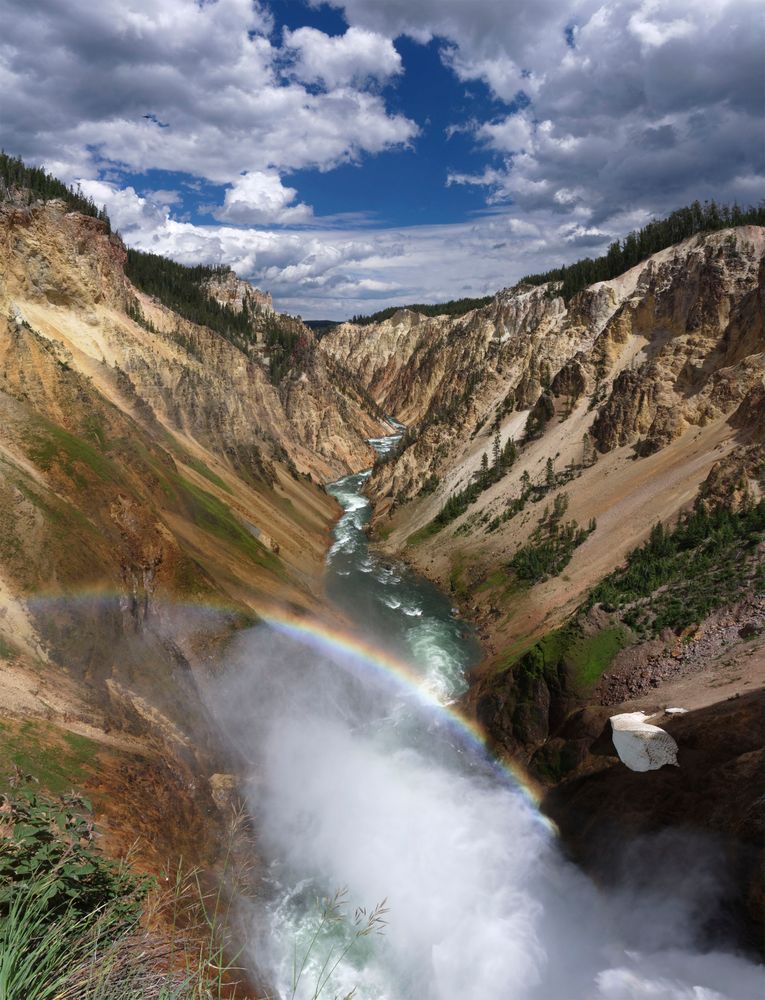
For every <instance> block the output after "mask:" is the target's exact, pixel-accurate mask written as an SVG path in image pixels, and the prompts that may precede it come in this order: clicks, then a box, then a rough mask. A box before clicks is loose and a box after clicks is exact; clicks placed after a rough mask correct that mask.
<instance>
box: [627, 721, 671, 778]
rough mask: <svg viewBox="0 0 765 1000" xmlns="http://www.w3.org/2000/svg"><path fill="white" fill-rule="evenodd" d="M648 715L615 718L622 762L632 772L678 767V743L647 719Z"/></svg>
mask: <svg viewBox="0 0 765 1000" xmlns="http://www.w3.org/2000/svg"><path fill="white" fill-rule="evenodd" d="M647 718H648V716H647V715H646V714H645V712H624V713H622V714H621V715H613V716H612V717H611V729H612V730H613V741H614V747H615V748H616V752H617V753H618V754H619V760H621V762H622V763H623V764H626V765H627V767H628V768H629V769H630V770H631V771H657V770H658V769H659V768H660V767H664V766H665V764H675V765H677V743H675V741H674V740H673V739H672V737H671V736H670V735H669V733H667V732H665V731H664V730H663V729H661V728H660V727H659V726H652V725H650V724H649V723H647V722H646V721H645V720H646V719H647Z"/></svg>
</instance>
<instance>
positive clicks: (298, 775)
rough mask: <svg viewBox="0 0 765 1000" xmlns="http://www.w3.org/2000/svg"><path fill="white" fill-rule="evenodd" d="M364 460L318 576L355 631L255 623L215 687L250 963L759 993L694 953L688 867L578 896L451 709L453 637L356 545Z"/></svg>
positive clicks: (380, 990) (412, 590) (419, 596)
mask: <svg viewBox="0 0 765 1000" xmlns="http://www.w3.org/2000/svg"><path fill="white" fill-rule="evenodd" d="M396 430H397V433H400V431H401V428H400V426H397V427H396ZM396 440H397V435H396V434H394V435H390V436H388V437H386V438H381V439H378V440H376V441H374V442H373V444H374V446H375V447H376V449H377V450H378V451H379V452H380V453H382V454H384V453H385V452H386V451H387V450H389V449H390V448H392V447H394V446H395V443H396ZM369 474H370V473H369V472H364V473H360V474H358V475H353V476H348V477H346V478H344V479H342V480H340V481H339V482H337V483H334V484H333V485H332V486H330V487H329V490H330V492H331V493H332V494H333V495H334V496H335V497H336V498H337V500H338V502H339V503H340V506H341V507H342V509H343V514H342V516H341V517H340V519H339V521H338V522H337V524H336V526H335V529H334V533H333V542H332V546H331V548H330V551H329V554H328V557H327V592H328V595H329V597H330V598H331V600H333V601H334V602H335V603H336V604H337V605H338V607H339V608H340V609H341V610H342V611H343V613H344V614H345V615H346V616H347V617H348V619H350V621H351V622H352V623H354V624H355V629H350V630H349V631H348V632H347V633H338V632H337V631H334V630H333V629H331V628H329V627H326V626H323V625H320V624H313V625H305V624H302V623H297V624H296V623H295V622H290V621H289V620H276V619H275V620H274V621H272V622H271V623H270V624H269V625H266V626H259V627H258V628H256V629H255V630H253V632H252V633H251V634H250V635H249V636H248V637H247V638H246V639H245V640H244V641H243V643H242V645H241V648H240V649H239V652H238V654H237V655H236V656H235V657H234V658H233V662H232V668H231V672H230V676H231V677H234V678H235V679H234V680H232V681H230V683H229V684H228V685H227V686H226V689H225V690H226V692H227V697H226V699H224V704H223V706H222V708H221V712H222V713H223V714H224V716H225V719H226V725H227V727H228V729H229V733H230V735H231V737H232V739H234V740H235V741H236V743H237V746H238V748H239V749H240V750H242V748H243V747H244V748H245V749H246V751H247V753H249V755H250V756H251V759H252V760H253V762H254V766H253V778H252V782H251V785H250V789H249V797H250V804H251V808H252V812H253V814H254V816H255V819H256V822H257V825H258V838H259V846H260V850H261V854H262V859H261V860H262V863H263V865H264V868H265V871H266V877H265V882H266V892H265V898H266V899H267V902H266V903H265V904H263V905H259V906H257V907H255V908H254V910H253V911H252V912H250V913H249V916H248V920H249V922H250V923H249V927H250V931H249V934H250V940H251V957H252V959H253V960H254V961H257V962H259V963H260V965H261V966H262V967H264V968H267V969H268V970H269V975H270V977H271V979H272V981H273V982H274V983H275V985H276V987H277V988H278V990H279V992H280V996H281V997H283V998H285V1000H286V998H292V997H293V996H295V997H298V998H301V1000H305V998H310V1000H315V998H316V997H318V996H321V997H322V998H324V997H326V998H328V1000H333V998H335V997H345V996H346V994H348V993H349V992H350V991H351V990H352V989H353V988H354V987H355V988H356V990H357V992H356V993H355V994H354V996H355V997H356V998H357V1000H596V998H603V1000H643V998H645V1000H649V998H650V1000H721V998H728V1000H755V998H758V1000H761V997H762V996H763V995H765V993H763V985H764V984H765V980H764V979H763V977H762V972H761V970H760V969H757V968H755V967H754V966H753V965H751V964H750V963H748V962H746V961H745V960H743V959H740V958H737V957H734V956H732V955H728V954H723V953H706V954H701V953H698V952H697V951H696V950H695V948H694V919H693V915H694V912H696V911H698V908H699V906H700V905H703V902H704V899H705V898H706V897H703V892H702V890H703V887H702V886H701V882H703V879H701V880H700V883H699V886H696V885H695V883H694V879H693V877H692V876H693V871H692V861H690V860H689V859H688V858H687V857H683V855H682V852H681V853H680V855H679V856H678V862H677V863H678V865H679V866H680V867H681V868H683V874H684V877H683V878H678V880H677V886H667V885H664V884H663V885H656V886H649V887H648V888H646V886H645V885H641V886H640V887H638V886H633V885H630V884H629V880H628V879H627V880H626V881H625V883H624V885H623V887H622V888H620V889H619V890H614V891H612V892H609V893H604V892H602V891H600V890H598V889H597V888H596V887H595V886H594V885H593V884H592V882H591V881H590V880H588V879H587V878H586V877H585V876H584V875H583V874H582V873H581V872H580V871H578V870H577V869H576V868H574V867H573V866H572V865H571V864H569V863H568V862H567V861H566V860H565V859H564V858H563V855H562V852H561V851H560V849H559V845H558V843H557V840H556V836H555V833H554V831H553V830H552V829H551V827H550V825H549V824H548V823H547V822H546V821H545V820H544V819H543V818H542V817H541V816H540V814H539V812H538V811H537V809H536V807H535V805H534V803H533V801H532V800H531V799H530V796H529V794H528V793H527V792H526V790H525V789H524V788H523V785H522V784H521V783H520V782H519V781H518V780H516V779H515V778H514V777H513V776H512V775H510V774H509V773H507V772H506V771H504V770H502V769H501V768H499V767H498V766H497V765H496V764H494V763H493V762H492V761H491V760H489V759H488V757H487V755H486V753H485V752H484V751H483V749H482V748H481V746H480V744H479V743H478V742H477V741H476V740H475V739H474V738H473V737H472V736H471V734H470V732H469V731H468V730H467V729H466V728H465V727H463V726H462V725H460V723H459V722H458V721H457V719H456V717H455V713H454V712H453V711H451V710H450V708H449V706H450V703H452V702H453V701H454V699H455V698H457V697H458V696H459V695H460V694H461V693H462V692H463V691H464V690H465V687H466V673H467V671H468V670H469V668H470V666H471V664H472V663H473V662H474V661H475V660H476V658H477V656H478V654H479V650H478V647H477V644H476V641H475V638H474V636H473V634H472V632H471V631H470V629H469V628H467V627H466V625H465V624H464V623H463V622H462V621H460V619H459V617H457V615H456V614H455V612H454V609H452V607H451V604H450V602H449V600H448V599H447V598H446V596H445V595H443V594H442V593H440V592H439V591H438V590H437V589H436V588H435V587H433V586H432V585H431V584H430V583H429V582H428V581H426V580H424V579H422V578H420V577H418V576H417V575H415V574H414V573H412V572H411V571H410V570H409V569H407V568H406V567H405V566H403V565H402V564H397V563H394V562H391V561H389V560H384V559H382V558H380V557H378V556H377V555H376V554H374V553H373V552H372V551H370V548H369V543H368V539H367V535H366V533H365V527H366V525H367V523H368V520H369V517H370V504H369V501H368V500H367V499H366V498H365V496H364V495H363V488H364V484H365V482H366V479H367V478H368V476H369ZM707 881H708V880H707ZM681 886H682V889H681V888H680V887H681ZM340 889H346V890H347V899H346V901H345V906H344V912H345V913H346V915H347V917H346V919H341V917H340V914H339V913H338V914H336V915H333V917H332V918H331V919H329V920H325V922H324V924H320V919H321V918H320V912H321V903H317V899H321V898H322V897H331V896H332V895H333V893H334V892H335V891H336V890H340ZM700 893H702V895H701V896H700ZM383 900H385V901H386V902H385V905H386V907H387V912H386V913H385V915H384V917H385V920H386V921H387V924H386V926H385V927H384V928H382V930H383V933H379V934H378V933H370V934H365V935H359V934H357V933H356V932H355V930H354V925H353V920H352V915H353V911H354V908H355V907H357V906H363V907H366V908H367V910H368V911H369V910H371V909H372V908H374V906H375V905H376V904H378V903H382V901H383ZM363 923H364V918H363V917H362V918H361V924H360V925H358V926H357V927H356V930H359V929H360V928H361V927H363ZM317 928H319V930H318V933H317ZM296 980H297V982H296ZM320 987H321V989H320Z"/></svg>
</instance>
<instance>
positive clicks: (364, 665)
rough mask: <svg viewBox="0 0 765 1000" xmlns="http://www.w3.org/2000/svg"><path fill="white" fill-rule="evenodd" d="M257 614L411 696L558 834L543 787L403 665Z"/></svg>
mask: <svg viewBox="0 0 765 1000" xmlns="http://www.w3.org/2000/svg"><path fill="white" fill-rule="evenodd" d="M256 611H257V613H258V615H259V617H260V620H261V621H262V622H263V623H264V624H266V625H268V626H269V627H270V628H272V629H273V630H274V631H277V632H279V633H281V634H282V635H286V636H288V637H290V638H292V639H294V640H295V641H297V642H300V643H302V644H303V645H307V646H309V647H310V648H312V649H315V650H316V651H317V652H319V653H322V654H324V655H325V656H329V657H330V658H336V657H337V654H341V655H342V656H343V658H344V660H345V662H346V664H348V663H349V664H350V665H351V667H352V668H354V669H362V670H368V671H371V672H372V673H373V674H375V675H377V676H378V677H379V678H381V679H383V680H387V681H389V682H392V683H393V684H395V685H397V686H399V687H401V688H403V689H404V690H405V691H406V692H407V693H409V694H410V695H413V696H414V697H415V698H416V700H417V701H418V702H419V703H420V704H421V705H423V706H424V707H425V708H426V709H428V710H430V711H431V712H432V713H433V714H434V715H436V716H437V717H438V718H439V719H440V720H441V721H442V722H444V723H446V724H447V725H448V726H449V728H450V729H451V730H452V732H454V733H456V734H457V735H458V737H459V738H460V740H461V742H462V743H463V744H465V745H467V746H468V747H469V748H470V749H471V750H472V751H473V752H477V753H478V754H479V755H480V757H481V758H482V760H483V761H484V763H486V764H488V765H489V766H490V767H491V769H492V770H493V771H494V773H495V774H496V775H497V777H499V778H500V780H502V781H503V782H504V783H506V784H509V785H510V786H511V788H512V789H513V790H515V791H518V792H520V793H521V795H522V796H523V798H524V799H525V800H526V802H527V803H528V804H529V805H530V806H531V807H532V808H533V811H534V813H535V815H536V816H537V818H538V819H539V821H540V822H541V823H542V824H543V825H544V826H545V827H546V828H547V829H548V830H550V831H551V832H553V833H557V827H556V826H555V824H554V823H553V822H552V821H551V820H550V819H548V817H546V816H545V815H544V814H543V813H541V812H540V811H539V803H540V799H541V795H540V792H539V789H538V788H537V786H535V784H534V783H533V782H532V780H531V779H530V778H529V776H528V775H527V774H526V773H525V772H524V771H523V769H522V768H521V767H520V766H519V765H517V764H514V763H512V762H510V761H507V760H500V759H499V758H497V757H496V756H495V755H494V753H492V751H491V750H490V749H489V745H488V741H487V738H486V734H485V733H484V731H483V729H482V728H481V727H480V726H479V724H478V723H477V722H475V721H473V720H472V719H469V718H467V716H465V715H463V714H462V712H460V711H459V709H458V708H457V707H456V706H455V705H448V704H444V703H443V702H441V701H439V699H438V698H437V697H436V696H435V695H434V694H433V693H432V692H430V691H429V690H427V688H424V687H423V686H422V678H421V677H419V676H418V675H417V674H416V673H415V672H414V671H413V670H412V669H411V667H409V666H408V665H407V664H405V663H404V662H403V661H401V660H399V659H397V658H396V657H394V656H392V655H391V654H390V653H388V652H386V651H384V650H382V649H380V648H378V647H377V646H373V645H372V644H370V643H368V642H366V641H365V640H364V639H362V638H360V637H359V636H358V635H354V634H353V633H351V632H345V631H342V630H340V629H338V628H336V627H334V626H330V625H328V624H327V623H325V622H321V621H319V620H318V619H313V618H311V619H307V618H302V617H298V616H296V615H295V616H292V615H285V614H284V613H283V612H278V613H275V612H274V610H273V609H270V608H269V609H265V608H262V609H260V610H258V609H256Z"/></svg>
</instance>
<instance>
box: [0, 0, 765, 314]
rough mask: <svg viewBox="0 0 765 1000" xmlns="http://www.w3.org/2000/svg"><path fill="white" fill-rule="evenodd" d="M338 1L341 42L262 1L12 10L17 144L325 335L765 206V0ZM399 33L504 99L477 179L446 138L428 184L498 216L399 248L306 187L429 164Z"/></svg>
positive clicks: (126, 231) (49, 4)
mask: <svg viewBox="0 0 765 1000" xmlns="http://www.w3.org/2000/svg"><path fill="white" fill-rule="evenodd" d="M310 6H313V7H315V8H317V10H318V9H320V8H322V6H323V5H322V3H321V2H320V0H310ZM331 6H333V7H334V8H336V9H337V10H338V11H340V12H341V13H342V15H343V17H344V18H345V20H346V22H347V28H346V29H345V31H344V32H343V33H342V34H329V33H327V32H325V31H321V30H319V29H318V28H316V27H312V26H309V25H305V26H301V27H297V28H292V29H290V28H286V27H285V28H283V29H282V28H280V27H279V25H278V24H277V21H276V20H275V16H276V14H277V13H278V9H277V8H274V9H273V10H272V9H271V8H270V6H269V4H268V3H267V2H266V0H260V2H251V0H214V2H208V0H205V2H196V0H128V2H127V3H125V2H119V3H118V2H117V0H103V2H102V3H101V4H99V5H98V7H97V8H94V7H93V5H92V4H91V3H88V2H87V0H71V2H69V3H67V4H66V5H65V6H64V5H61V4H60V3H58V2H56V0H39V2H38V3H36V4H34V5H30V4H28V3H25V2H23V0H0V14H2V17H3V37H2V39H0V87H2V90H3V92H4V93H5V94H6V95H13V99H12V100H8V101H6V102H4V108H3V115H2V120H1V121H0V142H2V145H3V146H4V147H5V148H6V149H8V150H10V151H13V152H17V153H19V154H21V155H22V156H24V157H26V158H28V159H30V160H32V161H34V162H43V163H45V165H46V166H47V167H48V168H49V169H51V170H52V171H54V172H56V173H58V174H59V175H60V176H62V177H63V178H64V179H66V180H67V181H74V180H81V181H82V183H83V187H84V188H85V189H86V190H87V191H88V193H90V194H93V195H94V197H98V198H99V199H100V200H103V201H104V202H105V203H106V205H107V207H108V208H109V210H110V212H111V213H112V214H113V215H114V216H115V222H116V224H117V226H118V227H119V228H120V229H121V230H122V232H123V235H124V236H125V238H126V239H127V240H128V241H129V242H131V243H134V244H135V245H138V246H142V247H147V248H152V249H157V250H161V251H162V252H166V253H169V254H171V255H172V256H174V257H177V258H178V259H180V260H190V259H195V260H225V261H226V262H230V263H232V264H233V265H234V266H235V267H236V268H237V270H238V271H239V273H240V274H242V275H243V276H245V277H248V278H251V279H252V280H254V281H255V282H256V283H259V284H262V285H265V286H268V287H269V288H270V289H271V290H272V291H273V293H274V294H275V296H276V300H277V302H278V303H279V304H280V305H281V306H282V307H284V308H288V309H291V310H292V311H300V312H302V313H303V314H304V315H310V316H330V317H332V316H338V317H339V316H347V315H349V314H351V313H353V312H357V311H369V310H370V309H373V308H378V307H380V306H381V305H384V304H388V303H389V302H405V301H411V300H412V299H419V300H423V299H430V300H437V299H440V298H450V297H457V296H460V295H465V294H483V293H485V292H486V291H492V290H495V289H496V288H498V287H501V286H503V285H507V284H509V283H511V282H512V281H514V280H516V279H517V278H518V277H520V276H521V275H522V274H524V273H528V272H530V271H533V270H535V269H538V268H540V267H541V268H546V267H548V266H551V265H553V264H556V263H562V262H565V261H567V260H571V259H574V258H576V257H577V256H581V254H582V252H583V248H585V249H586V252H588V253H597V252H599V251H600V250H601V249H602V248H603V247H604V246H605V245H606V244H607V243H608V242H609V241H610V239H612V238H613V237H614V236H615V235H621V234H623V233H624V232H626V231H627V230H628V229H629V228H631V227H632V226H634V225H639V224H641V223H643V222H645V221H647V219H648V218H650V216H651V215H652V214H660V213H664V212H666V211H670V210H671V209H673V208H675V207H678V206H680V205H682V204H685V203H687V202H688V201H690V200H693V199H694V198H697V197H698V198H702V199H703V198H705V197H715V198H717V199H718V200H721V201H733V200H738V201H739V202H741V203H750V202H756V201H758V200H760V199H761V198H762V197H763V195H764V194H765V164H764V162H763V161H764V160H765V155H764V153H763V151H764V150H765V126H764V124H763V116H762V107H763V95H764V92H765V79H764V77H763V68H762V58H761V55H762V51H763V39H764V38H765V11H764V10H763V8H762V5H761V4H760V3H759V0H709V2H707V3H705V4H700V3H698V2H696V0H661V2H659V0H613V2H610V3H604V2H600V0H574V2H569V3H566V4H564V3H562V2H560V0H538V2H536V3H534V4H533V5H532V4H526V3H524V4H508V3H506V2H505V0H386V2H385V3H380V2H379V0H332V2H331ZM306 9H307V8H306ZM402 36H407V37H409V38H410V39H414V40H415V41H416V42H418V43H422V44H426V43H429V42H432V43H433V44H435V45H436V46H437V48H438V52H439V54H440V59H441V62H442V64H443V66H444V67H445V68H446V70H447V71H448V72H449V73H452V74H454V76H455V77H456V79H457V80H459V81H460V82H461V83H462V84H463V85H464V87H465V88H466V91H468V92H470V91H471V90H472V91H475V90H476V88H479V89H480V88H484V92H485V93H486V94H488V98H487V99H485V100H483V101H482V102H479V104H478V107H479V108H480V109H482V114H478V115H475V114H472V113H471V114H470V115H467V114H466V113H463V112H462V111H459V112H458V111H457V110H456V109H455V120H454V122H453V124H452V127H451V129H450V130H449V134H450V135H455V134H460V135H461V137H462V138H465V137H468V139H469V141H470V142H471V143H472V148H473V151H474V156H475V157H476V159H475V160H474V162H479V163H481V164H482V165H481V166H480V167H479V168H478V169H475V168H474V166H472V165H470V164H466V163H462V162H458V163H452V162H450V159H449V157H450V156H451V153H450V147H449V145H448V144H447V137H446V136H445V137H444V145H443V147H442V148H443V159H440V158H439V159H438V160H434V161H433V162H432V163H429V181H430V183H431V184H432V185H438V186H439V187H440V186H443V185H449V186H451V187H452V188H454V190H455V192H457V191H459V190H460V189H462V188H465V187H466V186H469V188H470V189H471V190H473V191H477V192H480V193H481V194H482V195H483V198H484V202H485V206H486V214H485V215H481V216H478V217H476V218H474V219H468V220H467V221H463V222H461V223H459V224H450V225H444V226H442V227H436V226H425V227H416V226H411V227H405V228H403V229H402V228H400V227H399V228H391V227H387V228H386V227H385V225H384V220H382V222H383V224H382V225H379V226H375V227H372V226H371V225H370V223H369V222H368V221H365V220H364V219H363V218H361V219H356V220H345V221H343V220H342V219H340V220H337V219H335V220H328V219H322V218H321V217H318V216H317V214H316V212H315V211H314V209H313V207H312V206H311V204H310V203H309V200H306V198H305V196H302V197H301V191H300V189H299V184H296V183H295V182H294V181H293V182H291V180H290V177H291V175H292V174H294V173H295V172H296V171H305V170H318V171H323V172H326V171H331V170H333V169H334V168H336V167H337V166H339V165H341V164H347V163H357V164H362V166H361V168H360V169H362V170H363V163H364V161H365V159H367V158H369V157H372V156H376V155H379V154H381V153H385V152H391V151H396V150H398V151H401V150H404V151H406V153H405V155H407V156H418V155H423V154H421V153H420V152H419V149H420V147H419V145H418V139H419V137H420V136H422V135H423V133H424V130H427V129H428V128H429V125H428V122H427V120H419V119H420V118H422V113H421V109H420V110H418V112H417V113H415V112H414V111H408V110H407V107H406V105H405V104H403V105H402V104H401V102H397V101H395V100H394V99H393V95H395V91H396V87H397V85H398V83H399V82H400V81H401V80H402V79H403V78H404V77H405V75H406V73H407V66H406V65H405V62H404V60H402V57H401V54H400V52H399V51H398V49H397V48H396V45H395V44H394V43H395V42H396V40H397V39H399V38H401V37H402ZM40 53H44V55H45V58H44V59H41V58H40ZM431 155H432V154H431ZM150 170H154V171H170V172H173V173H174V174H176V175H177V174H178V173H180V174H186V175H188V177H189V182H190V183H199V184H200V185H206V186H207V188H209V189H212V190H213V191H214V192H215V194H214V197H215V198H216V199H217V201H216V203H215V204H213V205H202V204H201V201H200V205H199V206H198V208H199V211H197V212H196V213H193V214H192V218H193V219H194V221H189V217H185V216H184V215H183V213H182V212H181V208H180V205H179V201H180V198H179V196H178V193H177V192H173V191H172V190H161V191H158V192H155V193H154V194H153V195H147V194H146V192H145V191H144V192H143V193H142V194H140V195H139V194H137V193H136V190H138V191H141V187H140V183H139V180H140V177H141V175H142V174H145V173H146V172H147V171H150ZM187 193H188V192H187ZM423 196H424V197H426V196H427V192H426V191H425V192H423ZM201 197H202V196H201V195H200V199H201ZM202 209H206V211H207V214H208V217H210V216H211V217H212V219H213V220H214V221H212V222H211V223H209V224H205V219H204V213H203V211H202ZM200 215H201V218H200ZM195 254H196V255H197V256H196V257H194V255H195ZM225 254H229V255H230V256H229V257H225V256H223V257H221V255H225Z"/></svg>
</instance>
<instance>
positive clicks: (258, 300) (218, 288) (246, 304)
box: [204, 270, 274, 313]
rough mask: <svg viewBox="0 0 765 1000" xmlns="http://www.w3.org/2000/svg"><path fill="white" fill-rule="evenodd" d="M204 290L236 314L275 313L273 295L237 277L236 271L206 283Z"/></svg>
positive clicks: (225, 273)
mask: <svg viewBox="0 0 765 1000" xmlns="http://www.w3.org/2000/svg"><path fill="white" fill-rule="evenodd" d="M204 288H205V291H206V292H207V294H208V295H209V296H210V297H211V298H213V299H215V300H216V302H220V303H221V305H226V306H230V307H231V308H232V309H233V310H234V312H242V310H243V309H247V310H248V311H249V312H251V313H258V312H264V313H269V312H273V311H274V303H273V300H272V298H271V293H270V292H262V291H261V290H260V289H259V288H254V287H253V286H252V285H251V284H250V283H249V281H243V280H242V279H241V278H239V277H237V275H236V274H235V272H234V271H230V270H229V271H225V272H223V273H221V274H220V275H218V276H217V277H215V278H212V279H210V280H209V281H206V282H205V284H204Z"/></svg>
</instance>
